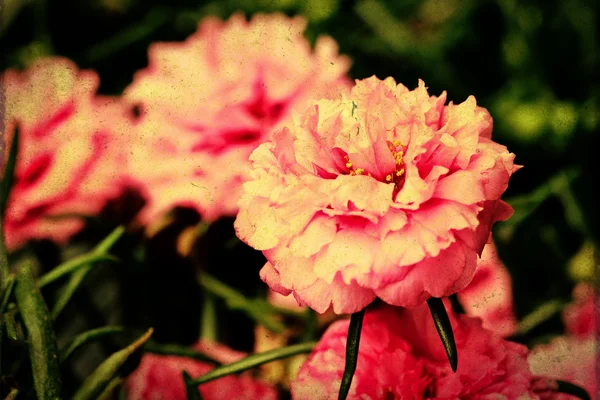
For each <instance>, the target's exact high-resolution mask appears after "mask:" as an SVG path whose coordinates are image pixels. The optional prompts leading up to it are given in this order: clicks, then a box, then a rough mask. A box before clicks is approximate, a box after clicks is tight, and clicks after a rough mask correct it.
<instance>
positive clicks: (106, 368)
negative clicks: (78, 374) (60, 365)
mask: <svg viewBox="0 0 600 400" xmlns="http://www.w3.org/2000/svg"><path fill="white" fill-rule="evenodd" d="M152 332H153V329H152V328H150V329H148V331H147V332H146V333H144V334H143V335H142V336H140V337H139V338H138V339H137V340H135V341H134V342H133V343H131V344H130V345H129V346H127V347H125V348H124V349H122V350H119V351H117V352H116V353H113V354H112V355H111V356H110V357H108V358H107V359H106V360H104V362H103V363H102V364H100V366H98V368H96V370H95V371H94V372H92V374H91V375H90V376H88V377H87V378H86V379H85V381H83V383H82V384H81V387H80V388H79V389H78V390H77V392H76V393H75V395H74V396H73V400H92V399H96V398H97V397H98V396H99V395H101V394H102V392H103V391H104V390H105V389H106V388H107V387H108V385H109V384H110V382H111V380H112V379H113V378H114V376H115V374H116V373H117V372H118V370H119V368H121V366H122V365H123V364H124V363H125V361H127V359H128V358H129V357H130V356H131V355H132V354H133V353H135V351H136V350H137V349H138V348H139V347H140V346H142V345H143V344H144V343H145V342H146V341H147V340H148V339H149V338H150V336H151V335H152Z"/></svg>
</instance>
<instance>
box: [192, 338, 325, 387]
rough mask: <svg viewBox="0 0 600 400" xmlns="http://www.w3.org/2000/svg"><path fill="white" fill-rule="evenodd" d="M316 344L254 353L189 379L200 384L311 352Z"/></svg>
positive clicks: (308, 343)
mask: <svg viewBox="0 0 600 400" xmlns="http://www.w3.org/2000/svg"><path fill="white" fill-rule="evenodd" d="M316 344H317V343H316V342H306V343H299V344H295V345H292V346H287V347H281V348H279V349H274V350H269V351H265V352H263V353H256V354H252V355H250V356H248V357H246V358H244V359H242V360H239V361H236V362H234V363H231V364H227V365H223V366H221V367H217V368H215V369H213V370H212V371H210V372H208V373H206V374H204V375H202V376H199V377H198V378H196V379H193V380H191V381H189V382H188V384H189V385H200V384H202V383H206V382H209V381H212V380H214V379H218V378H221V377H223V376H227V375H231V374H237V373H240V372H244V371H246V370H249V369H252V368H254V367H258V366H259V365H263V364H266V363H269V362H271V361H275V360H280V359H282V358H287V357H292V356H295V355H297V354H304V353H310V351H311V350H312V349H313V347H315V345H316Z"/></svg>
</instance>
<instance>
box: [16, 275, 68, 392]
mask: <svg viewBox="0 0 600 400" xmlns="http://www.w3.org/2000/svg"><path fill="white" fill-rule="evenodd" d="M14 290H15V298H16V299H17V306H18V308H19V311H20V314H21V319H22V321H23V325H24V327H25V330H26V332H27V342H28V347H29V359H30V360H31V372H32V375H33V383H34V386H35V391H36V394H37V397H38V399H40V400H46V399H59V398H60V395H61V382H60V369H59V366H58V355H57V353H58V351H57V348H56V339H55V337H54V331H53V330H52V323H51V319H50V316H49V315H48V308H47V307H46V303H45V302H44V299H43V298H42V295H41V293H40V291H39V289H38V288H37V287H36V286H35V281H34V279H33V275H32V272H31V266H30V264H29V263H26V264H24V265H22V266H21V267H20V268H18V269H17V274H16V283H15V289H14Z"/></svg>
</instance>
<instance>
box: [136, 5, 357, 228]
mask: <svg viewBox="0 0 600 400" xmlns="http://www.w3.org/2000/svg"><path fill="white" fill-rule="evenodd" d="M305 26H306V21H305V20H303V19H302V18H299V17H295V18H288V17H286V16H284V15H281V14H274V15H262V14H258V15H255V16H254V17H253V18H252V20H251V21H249V22H248V21H246V19H245V18H244V17H243V16H242V15H239V14H236V15H234V16H232V17H231V18H230V19H229V20H228V21H227V22H222V21H220V20H217V19H215V18H207V19H205V20H203V21H202V23H201V24H200V25H199V26H198V30H197V32H196V33H194V34H193V35H191V36H190V37H189V38H188V39H187V40H186V41H185V42H182V43H156V44H153V45H152V46H151V47H150V49H149V54H148V57H149V65H148V67H147V68H146V69H144V70H142V71H139V72H138V73H137V74H136V75H135V79H134V82H133V83H132V84H131V86H130V87H128V88H127V89H126V90H125V97H126V99H127V101H129V102H130V103H131V104H138V105H139V106H140V108H141V111H142V118H141V121H140V122H139V124H138V126H137V139H138V145H137V146H134V148H133V149H132V155H131V157H132V161H131V168H130V171H131V173H132V175H133V176H134V177H136V178H137V179H138V180H139V181H140V182H142V186H143V190H144V191H145V192H146V196H147V197H148V201H149V203H148V206H147V208H146V210H144V211H143V215H142V219H143V220H144V221H148V220H150V219H152V218H154V217H155V216H157V215H158V214H161V213H164V212H165V211H167V210H169V209H170V208H171V207H173V206H176V205H184V206H191V207H194V208H196V209H197V210H198V211H199V212H200V213H201V214H202V216H203V218H204V219H205V220H208V221H211V220H214V219H217V218H218V217H220V216H223V215H235V214H236V213H237V205H236V203H237V201H238V199H239V196H240V195H241V185H242V182H243V181H244V180H245V179H246V175H247V169H248V167H247V163H248V157H249V155H250V153H251V152H252V150H254V149H255V148H256V146H258V145H259V144H260V143H262V142H263V141H264V140H265V139H267V138H268V137H269V135H270V134H271V133H272V131H273V130H274V129H275V128H277V127H278V126H279V125H280V123H281V121H282V120H284V119H285V118H286V117H287V116H288V115H289V114H290V112H291V110H292V109H293V108H295V107H298V106H300V107H303V106H304V105H305V103H306V101H307V100H308V99H310V98H322V97H331V96H333V95H335V94H337V93H338V92H339V91H344V90H348V88H349V86H350V81H349V80H348V78H346V76H345V74H346V72H347V70H348V68H349V60H348V59H347V58H346V57H343V56H340V55H338V53H337V45H336V43H335V42H334V41H333V39H331V38H329V37H320V38H319V39H318V40H317V42H316V44H315V48H314V50H312V49H311V47H310V44H309V43H308V41H307V40H306V39H305V38H304V36H303V32H304V29H305ZM149 160H157V161H158V160H160V165H159V163H158V162H156V163H153V162H149Z"/></svg>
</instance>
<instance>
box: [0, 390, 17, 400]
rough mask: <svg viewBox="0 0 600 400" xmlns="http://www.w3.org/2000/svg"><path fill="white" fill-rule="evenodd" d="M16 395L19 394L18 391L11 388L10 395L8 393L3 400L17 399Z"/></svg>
mask: <svg viewBox="0 0 600 400" xmlns="http://www.w3.org/2000/svg"><path fill="white" fill-rule="evenodd" d="M18 394H19V390H18V389H17V388H12V389H11V390H10V393H8V394H7V395H6V397H5V398H4V400H15V399H16V398H17V395H18Z"/></svg>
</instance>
